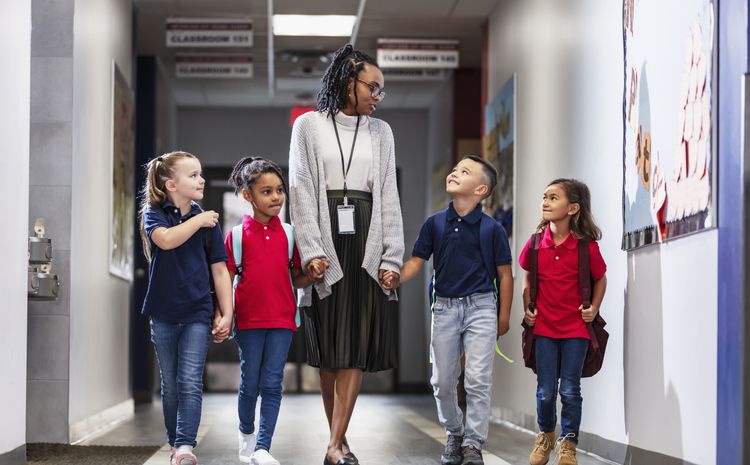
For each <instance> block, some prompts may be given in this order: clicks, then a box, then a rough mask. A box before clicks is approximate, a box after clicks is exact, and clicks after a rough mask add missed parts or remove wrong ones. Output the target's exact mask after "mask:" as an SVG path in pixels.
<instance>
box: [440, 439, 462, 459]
mask: <svg viewBox="0 0 750 465" xmlns="http://www.w3.org/2000/svg"><path fill="white" fill-rule="evenodd" d="M463 440H464V437H463V436H456V435H453V434H450V435H448V440H447V441H446V443H445V450H444V451H443V455H441V456H440V463H441V464H442V465H461V460H462V459H463V458H464V457H463V453H462V451H461V443H462V442H463Z"/></svg>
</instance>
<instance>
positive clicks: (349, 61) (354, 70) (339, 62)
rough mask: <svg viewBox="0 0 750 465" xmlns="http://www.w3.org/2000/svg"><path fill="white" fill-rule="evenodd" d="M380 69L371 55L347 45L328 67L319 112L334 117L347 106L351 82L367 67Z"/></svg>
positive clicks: (322, 81) (321, 87) (319, 100)
mask: <svg viewBox="0 0 750 465" xmlns="http://www.w3.org/2000/svg"><path fill="white" fill-rule="evenodd" d="M368 64H369V65H372V66H375V67H379V66H378V63H377V62H376V61H375V59H374V58H373V57H371V56H370V55H368V54H366V53H364V52H360V51H359V50H354V47H352V44H346V45H344V46H343V47H341V48H340V49H338V50H336V53H334V54H333V60H331V64H330V65H328V68H327V69H326V72H325V74H323V78H322V79H321V80H320V92H318V111H320V112H328V114H329V115H331V116H333V115H335V114H336V113H338V112H339V111H340V110H341V109H342V108H344V107H345V106H346V103H347V99H346V92H347V88H348V86H349V80H350V79H352V78H354V79H357V76H359V73H360V72H361V71H362V70H363V69H364V68H365V65H368Z"/></svg>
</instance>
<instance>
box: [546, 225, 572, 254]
mask: <svg viewBox="0 0 750 465" xmlns="http://www.w3.org/2000/svg"><path fill="white" fill-rule="evenodd" d="M539 246H540V247H543V248H545V249H551V248H552V247H556V246H557V247H565V248H567V249H570V250H574V249H576V248H577V247H578V239H576V237H575V235H574V234H573V232H572V231H571V232H570V233H569V234H568V237H566V238H565V240H564V241H563V242H562V244H560V245H559V246H558V245H557V244H555V240H554V239H552V230H551V229H550V227H549V225H547V227H546V228H544V233H542V241H541V243H540V244H539Z"/></svg>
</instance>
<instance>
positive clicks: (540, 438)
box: [529, 431, 555, 465]
mask: <svg viewBox="0 0 750 465" xmlns="http://www.w3.org/2000/svg"><path fill="white" fill-rule="evenodd" d="M554 448H555V432H554V431H553V432H551V433H539V434H537V435H536V441H534V448H533V449H532V450H531V455H529V463H530V464H531V465H546V463H547V462H549V456H550V454H551V453H552V449H554Z"/></svg>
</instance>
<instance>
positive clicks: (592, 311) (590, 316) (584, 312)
mask: <svg viewBox="0 0 750 465" xmlns="http://www.w3.org/2000/svg"><path fill="white" fill-rule="evenodd" d="M578 310H579V311H580V312H581V317H582V318H583V321H584V322H585V323H591V322H592V321H594V318H596V314H597V313H599V309H598V308H596V307H593V306H591V307H587V308H583V305H581V306H580V307H578Z"/></svg>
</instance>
